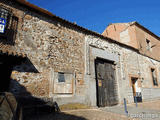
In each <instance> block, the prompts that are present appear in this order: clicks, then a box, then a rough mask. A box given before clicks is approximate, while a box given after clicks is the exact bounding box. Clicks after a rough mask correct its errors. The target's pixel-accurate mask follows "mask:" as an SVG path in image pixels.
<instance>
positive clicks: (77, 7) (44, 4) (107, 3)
mask: <svg viewBox="0 0 160 120" xmlns="http://www.w3.org/2000/svg"><path fill="white" fill-rule="evenodd" d="M28 1H29V2H30V3H33V4H35V5H37V6H39V7H41V8H44V9H46V10H48V11H50V12H52V13H53V14H55V15H56V16H59V17H61V18H63V19H66V20H68V21H70V22H76V23H77V24H78V25H80V26H82V27H85V28H87V29H89V30H92V31H96V32H98V33H102V32H103V31H104V29H105V28H106V27H107V25H108V24H110V23H122V22H132V21H137V22H139V23H140V24H141V25H143V26H144V27H146V28H148V29H149V30H151V31H152V32H153V33H155V34H156V35H158V36H160V0H28Z"/></svg>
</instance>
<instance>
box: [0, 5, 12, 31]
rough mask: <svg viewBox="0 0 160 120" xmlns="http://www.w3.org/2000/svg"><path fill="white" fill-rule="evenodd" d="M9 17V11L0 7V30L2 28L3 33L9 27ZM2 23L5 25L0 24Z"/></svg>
mask: <svg viewBox="0 0 160 120" xmlns="http://www.w3.org/2000/svg"><path fill="white" fill-rule="evenodd" d="M10 16H11V11H10V10H7V9H5V8H4V7H2V6H0V19H1V28H3V27H4V32H5V31H6V29H7V28H8V27H9V22H10V18H11V17H10ZM2 22H5V24H2ZM4 32H1V33H4Z"/></svg>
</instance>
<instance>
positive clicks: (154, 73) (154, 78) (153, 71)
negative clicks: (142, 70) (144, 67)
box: [151, 68, 158, 86]
mask: <svg viewBox="0 0 160 120" xmlns="http://www.w3.org/2000/svg"><path fill="white" fill-rule="evenodd" d="M151 74H152V81H153V85H154V86H158V82H157V76H156V70H155V69H153V68H151Z"/></svg>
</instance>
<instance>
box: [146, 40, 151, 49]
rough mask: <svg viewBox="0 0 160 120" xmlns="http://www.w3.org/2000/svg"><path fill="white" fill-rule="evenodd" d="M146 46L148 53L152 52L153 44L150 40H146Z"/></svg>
mask: <svg viewBox="0 0 160 120" xmlns="http://www.w3.org/2000/svg"><path fill="white" fill-rule="evenodd" d="M146 44H147V46H146V49H147V50H148V51H150V50H151V42H150V40H148V39H146Z"/></svg>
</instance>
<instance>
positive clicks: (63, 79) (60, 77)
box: [58, 72, 65, 82]
mask: <svg viewBox="0 0 160 120" xmlns="http://www.w3.org/2000/svg"><path fill="white" fill-rule="evenodd" d="M58 82H65V76H64V73H62V72H59V73H58Z"/></svg>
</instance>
